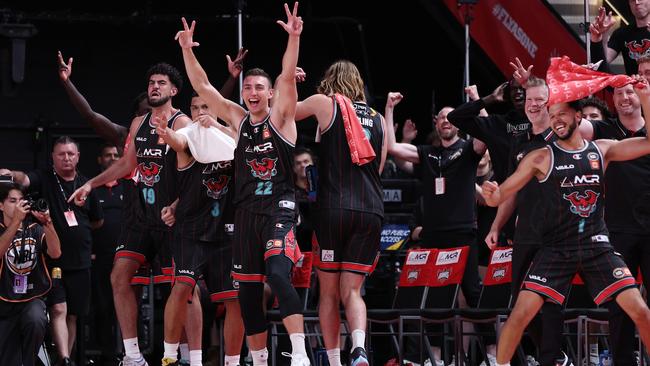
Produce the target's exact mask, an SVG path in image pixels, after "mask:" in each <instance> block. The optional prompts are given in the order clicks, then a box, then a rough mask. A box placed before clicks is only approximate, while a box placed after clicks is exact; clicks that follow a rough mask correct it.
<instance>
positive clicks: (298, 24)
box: [276, 1, 302, 36]
mask: <svg viewBox="0 0 650 366" xmlns="http://www.w3.org/2000/svg"><path fill="white" fill-rule="evenodd" d="M284 12H285V13H286V14H287V22H286V23H285V22H283V21H281V20H278V21H276V23H278V24H280V26H282V28H284V30H285V31H287V33H289V35H290V36H299V35H300V33H302V17H299V16H298V2H297V1H296V2H295V3H293V12H291V11H290V10H289V5H287V3H285V4H284Z"/></svg>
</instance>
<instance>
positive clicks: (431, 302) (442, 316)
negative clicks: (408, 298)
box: [420, 246, 469, 364]
mask: <svg viewBox="0 0 650 366" xmlns="http://www.w3.org/2000/svg"><path fill="white" fill-rule="evenodd" d="M468 255H469V247H468V246H463V247H458V248H449V249H436V250H435V258H436V260H435V262H434V263H433V273H432V276H430V277H429V281H428V282H427V288H428V293H427V297H426V303H425V308H424V309H422V310H421V311H420V347H421V349H420V354H421V356H420V361H423V360H422V358H423V357H422V347H423V346H424V347H426V350H427V354H428V355H429V359H431V360H432V361H431V363H432V364H433V359H434V356H433V352H432V350H431V342H430V340H429V336H430V335H432V333H431V332H428V331H426V330H425V325H427V324H442V325H443V326H445V325H447V327H449V325H451V330H450V331H444V328H443V331H442V332H441V333H438V332H436V335H439V336H441V337H442V340H443V344H442V347H441V348H442V349H443V350H445V349H446V347H445V346H446V342H445V338H446V337H445V336H446V335H448V334H451V337H452V338H453V341H454V354H455V356H456V359H457V360H460V359H461V353H462V339H458V334H459V332H458V330H457V329H455V326H456V324H457V322H456V318H457V316H458V315H457V312H456V307H457V305H458V291H459V290H460V284H461V282H462V280H463V274H464V273H465V265H466V263H467V256H468ZM444 354H448V352H444ZM443 357H444V356H443ZM445 361H449V360H445Z"/></svg>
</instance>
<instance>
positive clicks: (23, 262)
mask: <svg viewBox="0 0 650 366" xmlns="http://www.w3.org/2000/svg"><path fill="white" fill-rule="evenodd" d="M36 254H37V251H36V239H34V238H32V237H26V238H25V242H24V243H23V238H22V237H18V238H15V239H14V240H13V242H12V243H11V245H10V246H9V249H8V250H7V254H6V255H5V261H6V263H7V267H8V268H9V270H10V271H11V272H12V273H13V274H17V275H28V274H30V273H31V272H32V270H33V269H34V268H36V263H37V261H38V260H37V258H36Z"/></svg>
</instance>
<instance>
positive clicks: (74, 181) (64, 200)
mask: <svg viewBox="0 0 650 366" xmlns="http://www.w3.org/2000/svg"><path fill="white" fill-rule="evenodd" d="M52 174H54V179H56V182H57V183H58V184H59V190H61V195H63V202H65V204H67V205H68V211H72V209H71V208H70V203H68V196H66V195H65V191H64V190H63V186H62V185H61V181H60V180H59V176H58V175H56V171H54V169H52ZM75 178H76V177H75ZM76 189H77V183H76V179H74V180H73V181H72V191H73V192H74V191H75V190H76Z"/></svg>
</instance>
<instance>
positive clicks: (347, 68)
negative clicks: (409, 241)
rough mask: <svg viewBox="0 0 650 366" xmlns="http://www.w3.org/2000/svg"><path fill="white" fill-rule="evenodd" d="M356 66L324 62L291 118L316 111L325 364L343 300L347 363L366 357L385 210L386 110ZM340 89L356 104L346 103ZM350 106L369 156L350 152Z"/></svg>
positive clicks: (336, 365) (335, 341)
mask: <svg viewBox="0 0 650 366" xmlns="http://www.w3.org/2000/svg"><path fill="white" fill-rule="evenodd" d="M363 89H364V82H363V79H362V78H361V74H360V73H359V70H358V69H357V67H356V66H355V65H354V64H353V63H352V62H350V61H347V60H340V61H337V62H335V63H333V64H332V65H330V66H329V68H328V69H327V71H325V75H324V76H323V79H322V80H321V82H320V85H319V87H318V94H314V95H312V96H310V97H309V98H307V99H305V100H304V101H302V102H300V103H298V107H297V109H296V119H297V120H302V119H305V118H307V117H309V116H316V119H317V120H318V126H319V129H318V131H319V135H320V148H319V152H320V153H319V167H318V170H319V172H318V177H319V180H318V193H317V200H316V208H317V210H318V211H317V212H318V213H317V215H318V220H317V224H316V238H317V243H318V248H317V249H315V253H316V254H315V257H314V263H315V266H316V268H317V269H318V271H317V273H318V282H319V288H320V296H319V300H318V314H319V318H320V324H321V329H322V330H323V339H324V341H325V348H326V349H327V355H328V359H329V362H330V365H333V366H340V365H341V359H340V338H341V337H340V330H339V327H340V323H341V320H340V316H339V311H338V309H339V306H340V304H341V303H342V304H343V307H344V309H345V314H346V319H347V321H348V324H349V326H350V330H351V331H352V333H351V334H352V355H351V363H352V364H353V365H367V364H368V356H367V355H366V352H365V331H366V305H365V303H364V301H363V298H362V297H361V286H362V285H363V281H364V280H365V278H366V276H367V275H369V274H370V273H371V272H372V271H373V269H374V265H375V263H376V260H377V258H378V257H377V255H378V252H379V241H380V234H381V221H382V219H383V216H384V202H383V191H382V185H381V179H380V173H381V170H382V169H383V165H384V161H385V159H386V144H385V140H386V138H385V134H386V129H385V127H384V118H383V117H382V115H381V114H379V113H378V112H377V111H375V110H374V109H372V108H371V107H370V106H368V105H367V104H366V98H365V95H364V90H363ZM337 95H338V96H344V97H345V98H348V99H349V101H350V102H351V106H352V107H353V109H354V110H352V111H348V110H347V106H346V105H345V104H344V103H346V102H341V100H340V99H337ZM347 113H354V114H355V115H356V117H357V118H358V119H359V122H360V124H361V128H362V129H363V133H364V135H365V137H366V138H367V140H368V142H369V143H370V145H371V147H372V151H373V153H374V155H375V158H374V159H372V160H371V161H369V162H367V163H365V164H361V163H354V162H353V161H352V159H351V152H350V147H349V146H348V140H347V138H346V132H345V129H346V127H345V123H344V118H346V119H347V118H350V116H349V115H347Z"/></svg>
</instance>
